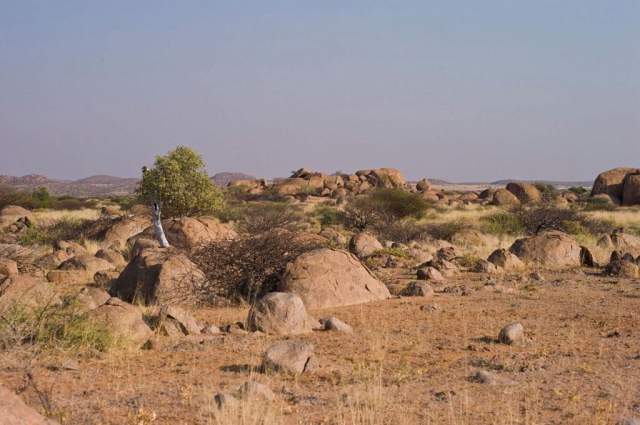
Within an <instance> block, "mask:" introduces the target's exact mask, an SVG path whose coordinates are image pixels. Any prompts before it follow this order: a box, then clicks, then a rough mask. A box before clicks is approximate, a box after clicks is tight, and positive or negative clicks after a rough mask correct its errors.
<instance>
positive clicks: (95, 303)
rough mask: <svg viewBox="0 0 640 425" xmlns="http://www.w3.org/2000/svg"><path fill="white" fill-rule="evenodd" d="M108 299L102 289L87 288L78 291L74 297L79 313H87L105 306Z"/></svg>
mask: <svg viewBox="0 0 640 425" xmlns="http://www.w3.org/2000/svg"><path fill="white" fill-rule="evenodd" d="M110 298H111V295H109V293H107V291H105V290H104V289H100V288H94V287H91V286H87V287H85V288H82V289H81V290H80V292H79V293H78V295H76V298H75V300H76V305H77V308H78V311H79V312H81V313H87V312H89V311H92V310H95V309H96V308H98V307H100V306H101V305H104V304H106V302H107V301H109V299H110Z"/></svg>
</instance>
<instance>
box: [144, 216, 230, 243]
mask: <svg viewBox="0 0 640 425" xmlns="http://www.w3.org/2000/svg"><path fill="white" fill-rule="evenodd" d="M162 226H163V227H164V233H165V235H166V237H167V240H168V241H169V244H170V245H171V246H173V247H176V248H181V249H186V250H190V249H193V248H195V247H197V246H200V245H202V244H207V243H212V242H219V241H226V240H232V239H235V238H236V237H237V236H238V234H237V233H236V232H235V231H234V230H233V229H232V228H231V227H229V226H228V225H227V224H224V223H220V221H218V220H217V219H215V218H207V217H199V218H192V217H182V218H175V219H168V220H162ZM154 234H155V233H154V229H153V227H150V228H148V229H146V230H145V231H144V235H145V236H149V237H153V236H154Z"/></svg>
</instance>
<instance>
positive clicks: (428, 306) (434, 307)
mask: <svg viewBox="0 0 640 425" xmlns="http://www.w3.org/2000/svg"><path fill="white" fill-rule="evenodd" d="M420 310H422V311H437V310H440V306H439V305H438V304H425V305H423V306H420Z"/></svg>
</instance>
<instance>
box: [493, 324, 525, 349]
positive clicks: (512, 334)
mask: <svg viewBox="0 0 640 425" xmlns="http://www.w3.org/2000/svg"><path fill="white" fill-rule="evenodd" d="M498 341H500V342H501V343H503V344H508V345H518V344H522V343H523V342H524V327H523V326H522V324H520V323H510V324H508V325H507V326H505V327H504V328H502V329H501V330H500V333H499V334H498Z"/></svg>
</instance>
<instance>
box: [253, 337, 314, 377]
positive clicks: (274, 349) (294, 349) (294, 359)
mask: <svg viewBox="0 0 640 425" xmlns="http://www.w3.org/2000/svg"><path fill="white" fill-rule="evenodd" d="M313 365H314V354H313V345H311V344H308V343H306V342H301V341H280V342H276V343H275V344H273V345H271V346H270V347H269V348H268V349H267V351H266V352H265V353H264V357H263V360H262V369H263V370H265V371H269V370H273V371H285V372H290V373H294V374H301V373H304V372H308V371H310V370H312V369H313Z"/></svg>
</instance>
